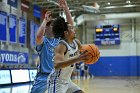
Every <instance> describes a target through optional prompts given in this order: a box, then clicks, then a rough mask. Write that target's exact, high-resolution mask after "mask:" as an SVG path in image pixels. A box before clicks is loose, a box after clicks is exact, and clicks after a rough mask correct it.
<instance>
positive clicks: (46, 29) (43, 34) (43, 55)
mask: <svg viewBox="0 0 140 93" xmlns="http://www.w3.org/2000/svg"><path fill="white" fill-rule="evenodd" d="M61 8H63V9H64V12H65V14H66V18H67V21H68V22H70V23H71V19H70V18H71V17H70V12H69V10H68V9H65V8H66V7H61ZM51 24H52V16H51V12H47V13H46V14H45V18H44V20H43V22H42V24H41V26H40V27H39V30H38V32H37V37H36V44H37V46H36V51H37V52H38V54H39V57H40V64H39V69H38V73H37V76H36V79H35V81H34V84H33V87H32V89H31V93H44V92H45V91H46V90H47V78H48V75H49V74H50V73H51V71H52V69H53V68H54V63H53V56H54V48H55V46H56V45H57V44H58V42H59V39H56V38H54V35H53V32H52V25H51Z"/></svg>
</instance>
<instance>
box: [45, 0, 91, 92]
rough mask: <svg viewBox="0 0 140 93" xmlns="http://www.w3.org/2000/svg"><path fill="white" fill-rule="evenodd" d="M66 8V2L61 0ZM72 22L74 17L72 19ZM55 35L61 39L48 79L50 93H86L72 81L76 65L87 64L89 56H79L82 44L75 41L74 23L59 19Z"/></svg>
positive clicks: (86, 54)
mask: <svg viewBox="0 0 140 93" xmlns="http://www.w3.org/2000/svg"><path fill="white" fill-rule="evenodd" d="M60 1H61V5H62V6H63V7H65V5H66V1H65V0H60ZM71 22H73V21H72V17H71ZM52 28H53V33H54V37H55V38H61V40H60V41H59V44H58V46H57V47H56V48H55V56H54V67H55V69H54V70H53V71H52V72H51V74H50V75H49V77H48V83H47V87H48V93H84V92H83V91H82V90H81V89H80V87H79V86H78V85H76V84H74V83H73V82H72V81H71V74H72V71H73V69H74V65H75V63H79V62H81V61H82V62H85V61H86V60H87V59H88V58H89V56H88V52H87V51H84V52H83V53H81V54H79V49H80V48H81V43H80V41H79V40H78V39H75V29H74V27H73V23H69V22H65V19H64V18H63V17H58V18H57V19H55V20H54V22H53V27H52Z"/></svg>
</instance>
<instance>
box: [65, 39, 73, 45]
mask: <svg viewBox="0 0 140 93" xmlns="http://www.w3.org/2000/svg"><path fill="white" fill-rule="evenodd" d="M64 40H65V41H66V42H67V43H68V44H72V43H73V40H72V39H64Z"/></svg>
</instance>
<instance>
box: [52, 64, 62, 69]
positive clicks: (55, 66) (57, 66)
mask: <svg viewBox="0 0 140 93" xmlns="http://www.w3.org/2000/svg"><path fill="white" fill-rule="evenodd" d="M54 68H55V69H61V68H63V66H62V65H61V63H55V64H54Z"/></svg>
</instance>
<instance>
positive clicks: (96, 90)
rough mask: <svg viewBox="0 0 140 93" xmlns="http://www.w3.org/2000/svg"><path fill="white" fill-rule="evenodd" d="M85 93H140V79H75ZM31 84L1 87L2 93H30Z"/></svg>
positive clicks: (0, 91) (0, 92)
mask: <svg viewBox="0 0 140 93" xmlns="http://www.w3.org/2000/svg"><path fill="white" fill-rule="evenodd" d="M73 81H74V82H75V83H76V84H78V85H79V86H80V87H81V88H82V89H83V90H84V91H85V93H140V79H139V78H130V77H129V78H127V77H123V78H120V77H94V78H93V79H87V80H86V79H85V80H82V79H75V80H73ZM31 87H32V85H31V84H30V83H25V84H17V85H14V86H5V87H2V86H0V93H30V89H31Z"/></svg>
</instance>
